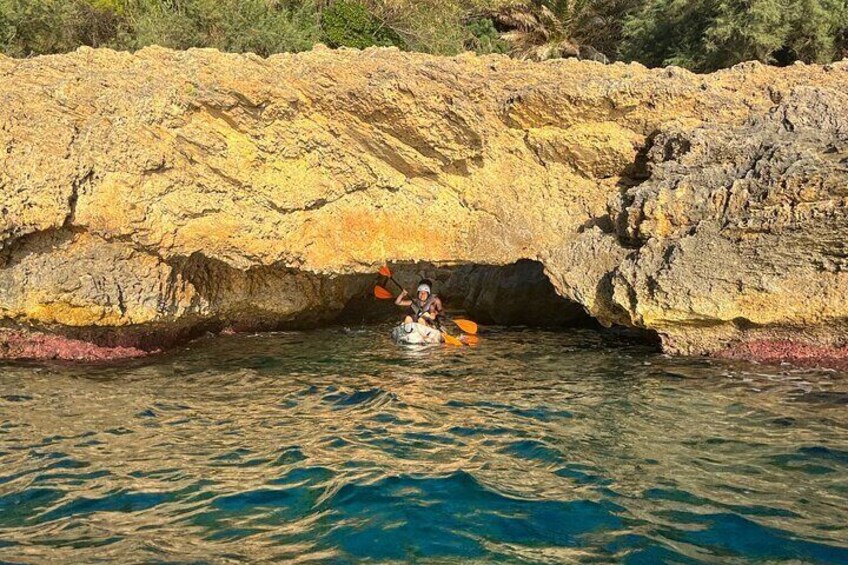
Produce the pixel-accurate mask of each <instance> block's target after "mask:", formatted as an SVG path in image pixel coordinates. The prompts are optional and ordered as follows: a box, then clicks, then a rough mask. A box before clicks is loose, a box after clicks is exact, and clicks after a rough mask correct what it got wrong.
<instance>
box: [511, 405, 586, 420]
mask: <svg viewBox="0 0 848 565" xmlns="http://www.w3.org/2000/svg"><path fill="white" fill-rule="evenodd" d="M510 412H511V413H513V414H515V415H516V416H521V417H522V418H530V419H532V420H537V421H539V422H554V421H557V420H565V419H568V418H573V417H574V414H572V413H571V412H569V411H568V410H561V409H555V408H551V407H550V406H538V407H535V408H511V409H510Z"/></svg>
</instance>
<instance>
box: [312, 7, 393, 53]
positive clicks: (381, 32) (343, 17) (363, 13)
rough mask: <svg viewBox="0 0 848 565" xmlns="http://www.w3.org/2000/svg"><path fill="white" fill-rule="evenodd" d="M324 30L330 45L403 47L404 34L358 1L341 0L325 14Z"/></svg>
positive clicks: (327, 9)
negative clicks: (401, 34) (401, 35)
mask: <svg viewBox="0 0 848 565" xmlns="http://www.w3.org/2000/svg"><path fill="white" fill-rule="evenodd" d="M321 32H322V37H323V39H324V42H325V43H327V45H329V46H330V47H355V48H357V49H365V48H366V47H372V46H375V45H377V46H383V47H388V46H392V45H394V46H397V47H403V46H404V42H403V40H402V39H401V38H400V36H399V35H398V34H397V33H396V32H395V31H394V30H393V29H391V28H390V27H388V26H387V25H386V24H385V23H383V22H381V21H380V20H378V19H377V18H376V17H374V15H373V14H371V12H369V11H368V9H367V8H366V7H365V6H363V5H362V4H360V3H358V2H353V1H350V0H338V1H336V2H333V3H332V4H330V5H329V6H328V7H327V8H326V9H325V10H324V11H323V13H322V14H321Z"/></svg>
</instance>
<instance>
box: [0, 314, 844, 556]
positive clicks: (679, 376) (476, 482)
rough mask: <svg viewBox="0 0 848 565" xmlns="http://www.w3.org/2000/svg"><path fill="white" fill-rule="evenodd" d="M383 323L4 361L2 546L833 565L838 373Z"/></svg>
mask: <svg viewBox="0 0 848 565" xmlns="http://www.w3.org/2000/svg"><path fill="white" fill-rule="evenodd" d="M387 333H388V328H386V327H368V328H362V329H352V330H344V329H341V328H335V329H326V330H320V331H312V332H293V333H281V334H271V335H263V336H238V337H229V338H218V339H214V340H206V341H202V342H198V343H195V344H193V345H191V346H190V347H188V348H185V349H184V350H180V351H176V352H173V353H169V354H167V355H162V356H159V357H156V358H152V359H148V360H144V361H133V362H128V363H127V362H125V363H121V364H117V365H109V366H102V365H101V366H97V367H84V366H73V365H62V364H51V365H47V366H43V365H34V364H6V365H0V562H12V563H43V562H57V563H59V562H62V563H95V562H112V563H230V562H232V563H238V562H273V561H277V562H288V561H298V562H308V561H312V562H329V563H348V562H359V561H363V560H370V561H372V562H402V561H415V562H438V563H445V562H463V563H465V562H514V563H520V562H523V563H569V562H581V563H613V562H622V563H659V562H667V563H701V562H703V563H748V562H768V563H774V562H786V563H806V562H809V563H848V377H846V376H844V375H840V374H838V373H832V372H824V371H802V370H796V369H790V368H787V367H772V368H767V367H760V366H756V365H747V364H737V363H725V362H718V361H707V360H700V359H670V358H666V357H664V356H662V355H659V354H656V353H654V352H652V351H651V350H650V349H647V348H645V347H644V346H640V345H636V344H626V343H621V342H620V341H618V340H616V339H615V338H612V337H605V336H603V335H601V334H598V333H594V332H590V331H580V332H565V333H546V332H540V331H506V330H493V331H491V332H490V333H489V334H488V336H486V338H485V339H484V340H483V342H482V343H481V345H480V346H479V347H477V348H474V349H470V348H466V349H462V350H459V349H447V348H435V349H430V350H426V351H410V350H406V349H402V348H398V347H395V346H393V345H392V344H391V343H390V342H389V341H388V337H387Z"/></svg>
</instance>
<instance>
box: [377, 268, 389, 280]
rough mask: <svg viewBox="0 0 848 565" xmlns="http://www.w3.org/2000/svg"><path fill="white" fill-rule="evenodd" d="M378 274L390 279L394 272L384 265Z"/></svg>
mask: <svg viewBox="0 0 848 565" xmlns="http://www.w3.org/2000/svg"><path fill="white" fill-rule="evenodd" d="M378 272H379V273H380V274H381V275H383V276H384V277H387V278H390V277H391V276H392V272H391V271H390V270H389V268H388V267H387V266H385V265H383V266H382V267H380V270H379V271H378Z"/></svg>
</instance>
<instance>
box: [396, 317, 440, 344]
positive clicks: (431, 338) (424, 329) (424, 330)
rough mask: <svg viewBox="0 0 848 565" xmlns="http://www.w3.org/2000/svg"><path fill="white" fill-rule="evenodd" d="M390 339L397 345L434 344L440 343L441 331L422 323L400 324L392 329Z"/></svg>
mask: <svg viewBox="0 0 848 565" xmlns="http://www.w3.org/2000/svg"><path fill="white" fill-rule="evenodd" d="M392 341H394V342H395V343H397V344H398V345H436V344H439V343H442V341H443V339H442V332H440V331H439V330H437V329H436V328H432V327H430V326H425V325H424V324H416V323H414V322H413V323H410V324H401V325H399V326H395V327H394V328H393V329H392Z"/></svg>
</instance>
